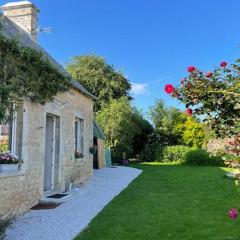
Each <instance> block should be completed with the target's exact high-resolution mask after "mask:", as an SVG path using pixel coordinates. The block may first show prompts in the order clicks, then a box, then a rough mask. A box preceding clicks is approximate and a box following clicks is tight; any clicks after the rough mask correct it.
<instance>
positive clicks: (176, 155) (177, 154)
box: [160, 145, 191, 162]
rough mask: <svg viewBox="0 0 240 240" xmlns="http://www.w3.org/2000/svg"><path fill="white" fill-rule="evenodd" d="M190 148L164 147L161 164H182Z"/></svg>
mask: <svg viewBox="0 0 240 240" xmlns="http://www.w3.org/2000/svg"><path fill="white" fill-rule="evenodd" d="M190 149H191V148H189V147H186V146H182V145H176V146H168V147H164V148H163V151H162V159H160V161H161V162H184V161H185V155H186V154H187V152H188V151H189V150H190Z"/></svg>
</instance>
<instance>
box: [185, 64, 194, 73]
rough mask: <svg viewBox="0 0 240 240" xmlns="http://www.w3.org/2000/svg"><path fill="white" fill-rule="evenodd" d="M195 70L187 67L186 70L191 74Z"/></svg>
mask: <svg viewBox="0 0 240 240" xmlns="http://www.w3.org/2000/svg"><path fill="white" fill-rule="evenodd" d="M195 69H196V68H195V67H194V66H189V67H188V68H187V71H188V72H190V73H191V72H193V71H194V70H195Z"/></svg>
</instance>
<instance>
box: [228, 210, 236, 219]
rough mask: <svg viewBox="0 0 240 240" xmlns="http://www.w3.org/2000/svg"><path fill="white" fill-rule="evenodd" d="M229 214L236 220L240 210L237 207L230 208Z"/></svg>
mask: <svg viewBox="0 0 240 240" xmlns="http://www.w3.org/2000/svg"><path fill="white" fill-rule="evenodd" d="M228 216H229V217H230V218H231V219H233V220H235V219H236V218H237V216H238V211H237V209H235V208H232V209H230V210H229V212H228Z"/></svg>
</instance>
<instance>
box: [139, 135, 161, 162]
mask: <svg viewBox="0 0 240 240" xmlns="http://www.w3.org/2000/svg"><path fill="white" fill-rule="evenodd" d="M159 142H160V140H159V136H158V134H156V133H155V132H152V133H151V134H150V135H148V138H147V142H146V143H145V144H144V147H143V149H142V151H141V153H140V156H139V160H140V161H141V162H153V161H155V160H156V159H155V156H156V151H157V149H158V147H159Z"/></svg>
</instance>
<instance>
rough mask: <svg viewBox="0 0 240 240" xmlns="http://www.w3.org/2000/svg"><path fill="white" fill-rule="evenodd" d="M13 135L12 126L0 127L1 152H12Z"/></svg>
mask: <svg viewBox="0 0 240 240" xmlns="http://www.w3.org/2000/svg"><path fill="white" fill-rule="evenodd" d="M11 135H12V134H11V127H10V124H6V125H0V152H8V151H11Z"/></svg>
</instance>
